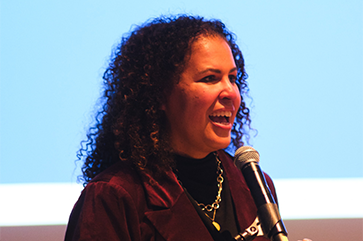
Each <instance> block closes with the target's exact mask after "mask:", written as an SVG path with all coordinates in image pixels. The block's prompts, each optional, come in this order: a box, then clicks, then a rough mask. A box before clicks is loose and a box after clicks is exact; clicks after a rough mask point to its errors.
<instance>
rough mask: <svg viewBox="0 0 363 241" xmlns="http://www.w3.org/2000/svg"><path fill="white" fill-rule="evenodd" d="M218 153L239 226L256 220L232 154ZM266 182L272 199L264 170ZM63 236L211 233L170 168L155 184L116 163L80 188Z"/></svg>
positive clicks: (127, 240) (140, 238)
mask: <svg viewBox="0 0 363 241" xmlns="http://www.w3.org/2000/svg"><path fill="white" fill-rule="evenodd" d="M218 155H219V158H220V160H221V162H222V165H223V169H224V173H225V174H226V178H227V179H228V183H229V187H230V191H231V195H232V199H233V203H234V204H235V211H236V216H237V222H238V226H239V229H240V231H243V230H245V229H246V228H247V227H249V226H250V225H251V224H252V222H253V221H254V220H255V218H256V215H257V208H256V206H255V204H254V201H253V199H252V196H251V194H250V191H249V189H248V187H247V185H246V182H245V180H244V178H243V176H242V174H241V171H240V170H238V169H237V168H236V167H235V166H234V164H233V161H232V158H231V157H230V156H229V155H228V154H226V153H225V152H224V151H219V152H218ZM266 181H267V183H268V185H269V187H270V189H271V193H272V194H273V196H274V197H275V198H276V194H275V189H274V186H273V183H272V181H271V179H270V178H269V177H268V176H267V175H266ZM65 240H66V241H70V240H122V241H146V240H147V241H149V240H151V241H165V240H167V241H186V240H188V241H189V240H198V241H213V238H212V237H211V235H210V233H209V231H208V230H207V228H206V226H205V225H204V223H203V221H202V220H201V218H200V217H199V215H198V213H197V211H196V210H195V208H194V206H193V204H192V203H191V202H190V200H189V199H188V197H187V195H186V194H185V193H184V191H183V188H182V187H181V186H180V184H179V182H178V180H177V179H176V177H175V175H174V174H173V172H171V171H170V172H169V173H168V176H167V178H166V179H165V180H163V182H159V183H158V182H156V181H155V180H154V179H153V178H152V177H151V176H149V175H148V174H146V173H144V172H137V171H135V170H133V169H130V168H129V167H128V166H127V165H126V164H125V163H124V162H118V163H116V164H115V165H113V166H112V167H110V168H108V169H107V170H105V171H104V172H102V173H101V174H99V175H98V176H97V177H95V178H94V179H93V180H92V181H91V182H90V183H88V184H87V186H86V187H85V189H84V190H83V191H82V194H81V196H80V198H79V200H78V201H77V203H76V205H75V206H74V209H73V211H72V213H71V215H70V218H69V222H68V226H67V231H66V236H65ZM255 240H256V241H262V240H264V241H266V240H268V239H265V238H263V237H258V238H256V239H255Z"/></svg>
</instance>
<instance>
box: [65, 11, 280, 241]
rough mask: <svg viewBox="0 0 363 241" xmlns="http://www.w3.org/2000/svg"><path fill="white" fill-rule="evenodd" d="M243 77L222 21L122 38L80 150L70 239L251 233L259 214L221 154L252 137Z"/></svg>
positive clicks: (168, 21) (170, 21)
mask: <svg viewBox="0 0 363 241" xmlns="http://www.w3.org/2000/svg"><path fill="white" fill-rule="evenodd" d="M246 78H247V74H246V72H245V69H244V59H243V56H242V53H241V51H240V50H239V48H238V46H237V45H236V43H235V39H234V36H233V34H232V33H230V32H229V31H228V30H227V29H226V27H225V26H224V24H223V23H221V22H220V21H217V20H215V21H207V20H205V19H203V18H199V17H190V16H177V17H170V18H158V19H154V20H152V21H150V22H148V23H146V24H144V25H143V26H140V27H137V28H136V29H135V30H134V31H133V32H131V33H130V35H129V36H128V37H125V38H123V39H122V42H121V44H120V45H119V46H118V47H117V49H116V51H115V53H114V55H113V57H112V60H111V64H110V66H109V67H108V69H107V70H106V72H105V74H104V80H105V81H104V86H105V90H104V98H103V99H104V102H103V105H102V109H101V110H100V111H99V113H98V116H97V118H96V119H97V123H96V125H95V126H94V127H92V128H90V132H89V134H88V140H87V142H86V143H87V144H86V146H85V148H83V149H81V151H80V155H81V158H82V157H84V161H85V162H84V166H83V169H82V170H83V177H84V183H85V185H86V187H85V189H84V190H83V192H82V194H81V196H80V198H79V200H78V202H77V203H76V205H75V207H74V210H73V211H72V214H71V216H70V220H69V224H68V227H67V233H66V238H65V239H66V240H133V241H138V240H206V241H207V240H231V239H232V237H234V236H236V235H237V234H238V233H239V232H241V231H243V230H244V229H246V228H247V227H248V226H249V225H250V224H251V223H252V222H253V221H254V219H255V217H256V213H257V210H256V207H255V204H254V202H253V199H252V197H251V195H250V192H249V190H248V188H247V187H246V183H245V181H244V179H243V177H242V175H241V173H240V171H239V170H237V168H236V167H235V166H234V165H233V161H232V159H231V156H230V155H229V154H227V153H226V152H225V151H224V150H223V149H225V148H227V147H228V146H229V145H230V148H237V147H239V146H241V145H243V141H242V139H243V138H246V139H248V130H249V124H250V115H249V109H248V108H247V107H246V103H245V101H244V99H243V96H244V95H245V94H246V92H247V90H248V89H247V82H246ZM267 181H268V183H269V185H270V188H271V189H272V193H273V195H274V196H275V192H274V189H273V185H272V181H271V180H270V179H269V178H268V177H267ZM275 197H276V196H275ZM255 240H266V239H264V238H262V237H258V238H256V239H255Z"/></svg>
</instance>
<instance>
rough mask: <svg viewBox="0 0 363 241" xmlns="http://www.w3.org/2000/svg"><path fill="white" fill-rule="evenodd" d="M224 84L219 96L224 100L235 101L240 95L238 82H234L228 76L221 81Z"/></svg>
mask: <svg viewBox="0 0 363 241" xmlns="http://www.w3.org/2000/svg"><path fill="white" fill-rule="evenodd" d="M221 84H222V90H221V93H220V94H219V98H220V100H221V101H223V102H233V101H234V100H235V99H237V98H238V97H239V96H240V93H239V89H238V87H237V84H235V83H232V82H231V81H230V79H229V77H228V76H227V77H226V78H224V79H223V81H221Z"/></svg>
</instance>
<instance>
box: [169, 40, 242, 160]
mask: <svg viewBox="0 0 363 241" xmlns="http://www.w3.org/2000/svg"><path fill="white" fill-rule="evenodd" d="M236 75H237V69H236V65H235V62H234V59H233V55H232V52H231V49H230V48H229V46H228V44H227V42H226V41H225V40H224V39H223V38H221V37H216V36H215V37H213V36H212V37H210V36H209V37H203V36H202V37H200V38H199V39H198V40H197V41H195V42H194V43H193V45H192V47H191V55H190V58H189V59H187V62H186V65H185V69H184V72H183V73H182V74H181V76H180V81H179V83H178V84H177V85H176V86H174V88H173V90H172V91H171V93H170V96H169V97H168V99H167V103H166V104H165V105H164V106H163V109H164V110H165V113H166V116H167V119H168V123H169V126H168V128H170V129H169V131H170V138H171V145H172V148H173V150H174V151H175V152H176V153H178V154H180V155H184V156H189V157H193V158H203V157H205V156H206V155H208V154H209V153H210V152H212V151H216V150H219V149H223V148H226V147H227V146H228V145H229V143H230V141H231V129H232V125H233V122H234V119H235V117H236V114H237V111H238V108H239V105H240V102H241V97H240V93H239V90H238V87H237V85H236V83H235V80H236Z"/></svg>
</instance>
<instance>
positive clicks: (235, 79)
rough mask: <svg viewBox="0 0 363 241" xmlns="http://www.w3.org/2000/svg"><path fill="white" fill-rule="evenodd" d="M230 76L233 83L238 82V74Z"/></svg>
mask: <svg viewBox="0 0 363 241" xmlns="http://www.w3.org/2000/svg"><path fill="white" fill-rule="evenodd" d="M228 77H229V81H231V83H233V84H234V83H236V81H237V76H236V75H234V74H231V75H229V76H228Z"/></svg>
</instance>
